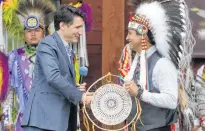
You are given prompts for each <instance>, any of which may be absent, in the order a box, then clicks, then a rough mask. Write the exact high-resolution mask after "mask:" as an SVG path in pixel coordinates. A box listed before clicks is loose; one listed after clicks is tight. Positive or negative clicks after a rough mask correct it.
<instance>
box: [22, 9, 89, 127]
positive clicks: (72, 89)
mask: <svg viewBox="0 0 206 131" xmlns="http://www.w3.org/2000/svg"><path fill="white" fill-rule="evenodd" d="M84 19H85V18H84V14H83V13H82V12H81V11H80V10H79V9H77V8H74V7H72V6H67V5H65V6H62V7H61V8H60V9H59V10H57V11H56V13H55V15H54V25H55V30H56V32H55V33H54V34H52V35H50V36H47V37H46V38H45V39H43V40H42V41H41V42H40V43H39V45H38V49H37V56H36V63H35V69H34V80H33V83H34V84H33V88H32V90H31V93H30V95H29V100H28V105H27V107H26V109H25V112H24V116H23V120H22V127H23V128H24V131H48V130H49V131H67V130H69V131H76V125H75V124H72V123H76V122H75V121H76V113H77V111H76V106H77V105H78V104H79V102H83V103H85V104H89V103H90V101H91V98H92V96H85V94H84V93H82V92H81V91H84V90H85V84H82V85H79V84H78V86H77V85H76V83H75V72H74V64H73V58H72V57H73V55H72V49H71V48H69V46H68V43H78V41H79V38H80V35H82V29H83V25H84ZM77 87H78V88H77ZM84 98H85V99H84ZM68 121H70V122H69V123H68Z"/></svg>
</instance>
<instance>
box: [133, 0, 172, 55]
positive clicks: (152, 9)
mask: <svg viewBox="0 0 206 131" xmlns="http://www.w3.org/2000/svg"><path fill="white" fill-rule="evenodd" d="M157 12H158V14H157ZM136 14H141V15H144V16H145V17H146V18H147V19H149V20H150V25H151V27H152V28H153V32H152V33H153V35H154V39H155V42H156V48H157V50H158V51H159V52H160V53H161V55H163V56H165V57H167V58H170V57H169V48H170V46H169V44H168V43H167V40H168V36H167V34H168V30H169V26H168V24H167V22H166V21H167V20H168V19H167V16H166V12H165V9H164V8H163V7H162V5H161V4H160V3H159V2H152V3H144V4H142V5H140V7H139V8H137V10H136Z"/></svg>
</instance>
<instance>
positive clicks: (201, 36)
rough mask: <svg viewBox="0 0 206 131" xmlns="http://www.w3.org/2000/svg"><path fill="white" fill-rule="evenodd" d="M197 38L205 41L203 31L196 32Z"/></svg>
mask: <svg viewBox="0 0 206 131" xmlns="http://www.w3.org/2000/svg"><path fill="white" fill-rule="evenodd" d="M197 35H198V38H199V39H201V40H205V29H200V30H197Z"/></svg>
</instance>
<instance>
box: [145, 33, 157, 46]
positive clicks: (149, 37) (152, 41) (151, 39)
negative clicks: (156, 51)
mask: <svg viewBox="0 0 206 131" xmlns="http://www.w3.org/2000/svg"><path fill="white" fill-rule="evenodd" d="M147 36H148V39H149V42H150V44H152V45H155V44H156V43H155V40H154V35H153V34H152V32H151V31H150V30H148V32H147Z"/></svg>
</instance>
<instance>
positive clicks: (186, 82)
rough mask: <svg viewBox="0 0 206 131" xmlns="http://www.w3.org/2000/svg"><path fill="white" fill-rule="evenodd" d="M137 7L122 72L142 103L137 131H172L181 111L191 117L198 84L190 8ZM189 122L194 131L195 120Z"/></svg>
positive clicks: (179, 4)
mask: <svg viewBox="0 0 206 131" xmlns="http://www.w3.org/2000/svg"><path fill="white" fill-rule="evenodd" d="M131 3H132V5H133V6H135V8H137V9H136V11H135V15H134V16H132V17H131V18H130V21H129V24H128V35H127V40H128V41H129V42H130V43H129V44H127V45H126V46H125V48H124V50H123V53H122V57H121V59H120V68H119V70H120V74H121V76H122V77H123V78H124V81H125V86H126V88H127V90H128V92H129V93H130V94H131V95H132V96H134V97H137V98H138V99H139V100H140V103H141V107H142V114H141V116H140V121H137V122H136V125H135V128H136V129H135V130H138V131H170V130H173V129H172V128H171V125H173V124H174V123H176V122H177V120H178V119H177V118H178V114H177V112H178V111H179V112H181V113H179V114H181V115H183V119H188V118H190V114H189V113H188V112H187V111H188V110H190V108H189V107H188V105H189V104H188V101H187V99H190V98H189V97H188V96H187V94H186V90H188V88H190V87H191V84H192V83H191V82H192V80H193V74H192V69H191V65H190V62H191V55H192V51H193V46H194V44H195V41H194V39H193V36H192V34H191V24H190V19H189V17H188V8H187V5H186V3H185V1H184V0H157V1H142V0H141V1H138V0H133V1H131ZM139 3H140V5H137V4H139ZM178 95H179V96H178ZM178 97H179V99H178ZM178 100H179V105H180V108H177V107H179V106H178ZM178 109H179V110H178ZM135 111H136V110H135V108H134V109H133V110H132V113H131V114H134V113H135ZM128 119H130V118H128ZM193 122H194V121H193ZM180 123H181V122H180ZM183 124H184V125H183V126H184V128H185V130H187V131H188V129H190V130H191V126H192V125H191V123H190V122H189V121H186V122H185V123H183Z"/></svg>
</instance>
